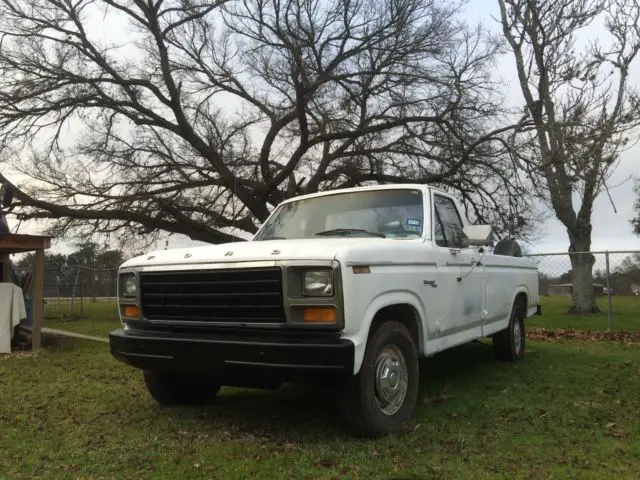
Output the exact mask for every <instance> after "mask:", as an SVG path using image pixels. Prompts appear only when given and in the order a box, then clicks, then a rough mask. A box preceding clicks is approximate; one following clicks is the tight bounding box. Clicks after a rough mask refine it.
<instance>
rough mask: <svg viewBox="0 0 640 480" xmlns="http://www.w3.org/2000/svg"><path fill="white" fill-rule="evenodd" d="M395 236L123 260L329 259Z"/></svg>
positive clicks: (236, 246) (238, 246)
mask: <svg viewBox="0 0 640 480" xmlns="http://www.w3.org/2000/svg"><path fill="white" fill-rule="evenodd" d="M385 242H398V240H393V239H388V238H387V239H385V238H377V237H371V238H362V237H358V238H344V237H340V238H335V237H331V238H317V239H316V238H305V239H297V240H267V241H259V242H236V243H225V244H221V245H206V246H203V247H190V248H178V249H171V250H158V251H154V252H150V253H147V254H145V255H140V256H138V257H135V258H132V259H130V260H128V261H126V262H125V263H124V264H122V266H121V268H127V267H151V266H162V265H188V264H194V263H196V264H202V263H231V262H249V261H278V260H332V259H334V258H336V257H337V256H338V255H339V254H340V253H343V254H344V253H345V252H346V251H348V250H353V249H356V250H359V249H360V248H365V249H369V248H371V247H375V245H379V246H382V245H384V243H385Z"/></svg>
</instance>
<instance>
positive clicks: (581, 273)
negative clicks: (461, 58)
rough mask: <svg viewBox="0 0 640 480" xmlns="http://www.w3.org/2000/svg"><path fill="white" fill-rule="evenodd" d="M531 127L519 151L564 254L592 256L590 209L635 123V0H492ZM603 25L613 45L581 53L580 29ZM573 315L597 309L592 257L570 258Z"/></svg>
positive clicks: (639, 113)
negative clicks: (565, 247)
mask: <svg viewBox="0 0 640 480" xmlns="http://www.w3.org/2000/svg"><path fill="white" fill-rule="evenodd" d="M498 3H499V6H500V12H501V22H502V30H503V33H504V37H505V38H506V40H507V42H508V46H509V50H510V53H512V54H513V58H514V59H515V63H516V66H517V72H518V79H519V84H520V89H521V90H522V94H523V96H524V100H525V102H526V106H525V115H527V116H528V118H530V119H531V120H532V121H533V123H534V125H535V128H534V129H533V130H532V132H531V134H530V135H528V136H526V137H525V138H522V136H520V139H519V140H520V143H519V144H518V146H517V148H516V150H515V153H516V156H517V158H518V161H519V162H520V164H521V166H522V167H523V169H524V170H525V171H526V172H527V173H528V174H529V175H530V177H531V179H532V180H533V183H534V185H535V186H536V187H537V188H536V190H537V192H538V194H539V196H540V197H541V198H543V199H545V200H547V201H548V202H549V204H550V206H551V207H552V208H553V211H554V212H555V215H556V217H557V218H558V220H560V221H561V222H562V224H563V225H564V226H565V228H566V231H567V235H568V237H569V242H570V247H569V251H570V252H590V249H591V230H592V225H591V214H592V210H593V202H594V200H595V198H596V197H597V195H598V194H599V193H600V192H601V190H602V189H603V188H606V184H605V182H606V181H607V179H608V178H609V176H610V174H611V173H612V171H613V170H614V169H615V167H616V165H617V163H618V159H619V155H620V153H621V151H622V150H623V149H625V148H626V147H627V146H628V144H629V132H630V130H631V129H633V128H635V127H636V126H637V125H638V121H639V118H640V110H639V108H638V107H639V103H638V95H637V93H636V91H635V90H633V89H632V87H631V86H630V85H629V77H628V75H629V68H630V66H631V65H632V63H633V62H634V60H635V59H636V57H637V54H638V50H639V49H640V25H639V23H638V19H639V16H640V8H639V6H638V2H637V1H636V0H614V1H609V0H498ZM601 19H603V20H604V23H605V31H606V32H607V33H608V35H609V38H602V37H601V38H598V39H593V40H592V41H591V42H590V43H589V44H588V45H587V46H586V47H585V48H583V49H579V47H578V43H579V42H578V40H579V38H578V37H579V32H581V31H585V32H586V34H587V35H588V32H589V31H588V28H589V27H593V26H594V25H595V24H596V21H598V20H601ZM571 265H572V271H573V284H574V288H573V305H572V308H571V311H572V312H576V313H586V312H595V311H597V310H598V308H597V305H596V302H595V296H594V292H593V276H592V268H593V257H592V255H591V254H590V253H578V254H575V255H571Z"/></svg>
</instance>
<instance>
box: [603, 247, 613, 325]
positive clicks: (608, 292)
mask: <svg viewBox="0 0 640 480" xmlns="http://www.w3.org/2000/svg"><path fill="white" fill-rule="evenodd" d="M604 255H605V259H606V262H607V300H608V308H607V314H608V315H607V318H608V324H609V330H612V329H613V325H612V323H613V322H612V318H611V317H612V315H613V314H612V307H611V269H610V268H609V251H608V250H607V251H606V252H605V253H604Z"/></svg>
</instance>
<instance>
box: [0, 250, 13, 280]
mask: <svg viewBox="0 0 640 480" xmlns="http://www.w3.org/2000/svg"><path fill="white" fill-rule="evenodd" d="M0 263H1V264H2V278H0V282H9V281H11V280H10V279H9V277H10V274H9V255H3V254H1V253H0Z"/></svg>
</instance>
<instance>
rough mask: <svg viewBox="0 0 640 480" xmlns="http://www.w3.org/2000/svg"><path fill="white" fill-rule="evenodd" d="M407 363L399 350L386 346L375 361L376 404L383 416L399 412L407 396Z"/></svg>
mask: <svg viewBox="0 0 640 480" xmlns="http://www.w3.org/2000/svg"><path fill="white" fill-rule="evenodd" d="M407 386H408V372H407V362H406V361H405V359H404V355H402V352H401V351H400V349H399V348H398V347H397V346H395V345H387V346H386V347H385V348H384V349H383V350H382V352H380V355H378V358H377V360H376V385H375V390H376V402H377V404H378V408H380V410H381V411H382V413H384V414H385V415H394V414H395V413H397V412H398V410H400V408H401V407H402V404H403V403H404V399H405V397H406V396H407Z"/></svg>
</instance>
